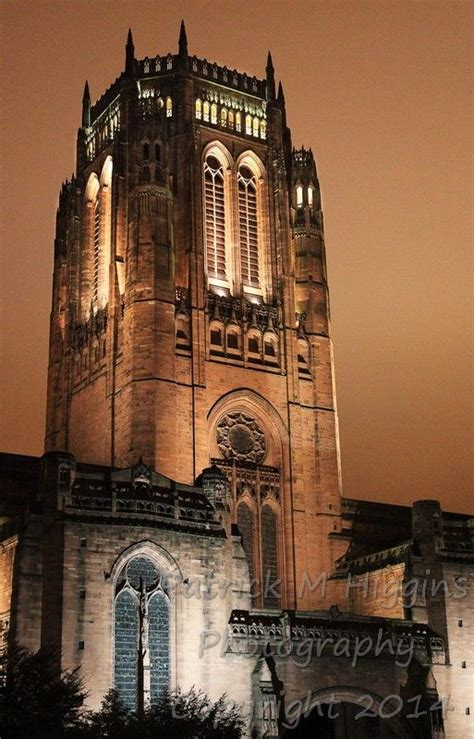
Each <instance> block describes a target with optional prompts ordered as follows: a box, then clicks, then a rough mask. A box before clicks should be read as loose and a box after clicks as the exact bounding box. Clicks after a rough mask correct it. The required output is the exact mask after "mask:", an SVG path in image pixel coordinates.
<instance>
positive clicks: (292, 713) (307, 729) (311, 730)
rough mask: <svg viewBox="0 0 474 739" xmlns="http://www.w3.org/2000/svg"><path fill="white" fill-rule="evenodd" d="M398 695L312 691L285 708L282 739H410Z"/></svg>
mask: <svg viewBox="0 0 474 739" xmlns="http://www.w3.org/2000/svg"><path fill="white" fill-rule="evenodd" d="M402 714H403V703H402V699H401V698H400V696H397V695H390V696H387V697H385V698H381V697H380V696H377V695H376V694H374V693H372V692H370V691H366V692H364V691H355V690H351V689H350V688H339V689H334V690H324V691H319V692H313V693H312V694H311V695H307V696H304V697H303V698H302V699H301V700H300V701H293V703H291V704H289V705H288V706H286V708H285V719H284V725H283V726H282V731H281V733H280V736H281V737H285V739H314V737H318V739H409V738H410V737H415V736H420V737H421V736H425V733H421V734H415V733H413V730H412V728H411V727H410V726H409V725H407V723H406V721H405V720H404V718H403V715H402ZM428 736H429V734H428Z"/></svg>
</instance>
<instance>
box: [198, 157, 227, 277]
mask: <svg viewBox="0 0 474 739" xmlns="http://www.w3.org/2000/svg"><path fill="white" fill-rule="evenodd" d="M204 220H205V224H204V225H205V240H206V269H207V276H208V279H209V281H210V282H211V283H212V282H213V281H214V284H216V281H217V284H219V282H220V284H222V283H224V284H226V283H227V270H226V213H225V185H224V167H223V165H222V164H221V162H220V161H219V160H218V159H217V157H215V156H212V155H209V156H207V157H206V161H205V163H204Z"/></svg>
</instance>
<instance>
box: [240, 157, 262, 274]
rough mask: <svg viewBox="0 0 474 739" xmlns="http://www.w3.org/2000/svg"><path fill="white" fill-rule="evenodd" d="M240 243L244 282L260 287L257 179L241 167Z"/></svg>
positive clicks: (246, 168) (248, 170) (249, 171)
mask: <svg viewBox="0 0 474 739" xmlns="http://www.w3.org/2000/svg"><path fill="white" fill-rule="evenodd" d="M237 184H238V192H239V243H240V265H241V275H242V282H243V284H244V285H246V286H248V287H253V288H259V287H260V277H259V255H258V215H257V178H256V177H255V175H254V173H253V172H252V170H251V169H249V167H246V166H241V167H239V172H238V176H237Z"/></svg>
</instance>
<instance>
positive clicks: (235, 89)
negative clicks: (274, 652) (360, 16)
mask: <svg viewBox="0 0 474 739" xmlns="http://www.w3.org/2000/svg"><path fill="white" fill-rule="evenodd" d="M59 449H62V450H67V451H69V452H71V453H73V454H74V455H75V456H76V457H77V458H78V459H79V460H81V462H86V463H95V464H102V465H110V466H112V467H117V468H120V467H122V468H123V467H128V466H131V465H133V464H136V462H137V460H138V458H139V457H142V458H143V461H144V463H145V464H147V465H150V466H151V467H153V468H155V469H156V470H158V471H159V472H160V473H162V474H164V475H166V476H168V477H170V478H172V479H174V480H179V481H180V482H183V483H188V484H190V483H193V482H194V480H195V479H196V478H197V476H198V475H199V474H200V473H201V471H202V470H203V469H204V468H209V466H210V465H216V466H217V467H218V468H220V470H221V471H223V472H225V474H226V475H227V477H228V479H229V482H230V486H231V490H232V516H233V520H234V522H236V523H237V524H238V526H239V530H240V532H241V534H242V538H243V543H244V548H245V550H246V554H247V557H248V559H249V562H250V569H251V573H252V574H253V577H254V579H255V581H256V584H255V587H254V595H255V603H256V604H257V605H265V606H269V607H272V606H274V607H287V608H295V607H298V608H316V607H318V605H321V603H320V602H319V601H318V598H320V597H321V596H320V590H319V589H318V590H317V591H316V590H314V592H311V589H310V590H309V591H308V589H306V590H305V589H302V590H301V588H300V587H299V585H300V583H301V581H302V579H304V577H306V576H307V577H309V578H312V579H314V578H316V577H317V576H318V575H319V574H320V573H321V572H330V571H332V570H333V565H334V561H335V559H336V558H337V557H339V556H340V555H341V554H342V553H343V551H344V549H345V544H344V541H343V537H342V536H341V523H340V520H341V519H340V470H339V452H338V431H337V416H336V404H335V394H334V370H333V360H332V347H331V339H330V326H329V305H328V289H327V277H326V267H325V251H324V233H323V219H322V211H321V198H320V190H319V183H318V178H317V173H316V166H315V161H314V157H313V154H312V152H311V150H305V149H293V148H292V143H291V134H290V130H289V128H288V127H287V122H286V113H285V99H284V95H283V90H282V86H281V84H280V85H279V87H278V91H277V90H276V85H275V76H274V69H273V64H272V59H271V56H270V54H269V55H268V60H267V66H266V75H265V78H264V79H257V78H256V77H251V76H248V75H247V74H245V73H241V72H237V71H236V70H234V69H228V68H227V67H225V66H224V67H222V66H218V65H217V64H215V63H212V62H208V61H207V60H206V59H198V58H196V57H195V56H192V55H190V54H189V53H188V47H187V39H186V32H185V29H184V25H182V27H181V31H180V36H179V48H178V53H177V54H167V55H165V56H156V57H150V58H148V57H146V58H145V59H141V60H138V59H136V58H135V53H134V45H133V40H132V35H131V33H130V32H129V35H128V39H127V44H126V55H125V69H124V71H123V72H122V73H121V74H120V76H119V77H118V78H117V79H116V80H115V82H113V83H112V85H111V86H110V87H109V88H108V90H106V92H105V93H104V94H103V95H102V96H101V97H100V98H99V99H98V100H97V102H96V103H95V104H93V105H92V104H91V98H90V94H89V88H88V85H87V83H86V86H85V91H84V97H83V102H82V122H81V127H80V128H79V131H78V136H77V170H76V173H75V175H74V176H73V177H72V179H71V180H70V181H68V182H66V183H65V184H63V186H62V190H61V193H60V199H59V208H58V213H57V227H56V239H55V260H54V281H53V305H52V313H51V339H50V357H49V381H48V408H47V423H46V451H52V450H59ZM266 582H268V583H269V584H271V583H275V582H277V583H278V586H277V587H270V588H265V587H264V585H265V583H266Z"/></svg>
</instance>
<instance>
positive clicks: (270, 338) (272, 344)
mask: <svg viewBox="0 0 474 739" xmlns="http://www.w3.org/2000/svg"><path fill="white" fill-rule="evenodd" d="M263 358H264V360H265V362H267V363H268V364H278V338H277V336H276V335H275V334H273V333H270V332H269V333H266V334H265V336H264V340H263Z"/></svg>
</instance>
